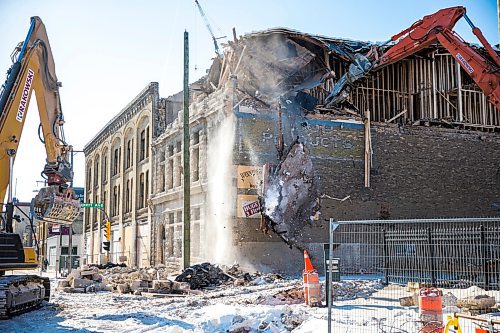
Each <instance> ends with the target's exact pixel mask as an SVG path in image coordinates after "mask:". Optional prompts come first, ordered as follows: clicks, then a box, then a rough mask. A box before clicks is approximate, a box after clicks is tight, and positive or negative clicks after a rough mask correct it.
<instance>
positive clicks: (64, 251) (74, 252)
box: [61, 246, 78, 256]
mask: <svg viewBox="0 0 500 333" xmlns="http://www.w3.org/2000/svg"><path fill="white" fill-rule="evenodd" d="M71 252H72V253H71V254H72V255H77V254H78V247H76V246H73V250H72V251H71ZM61 255H63V256H64V255H69V253H68V247H67V246H62V247H61Z"/></svg>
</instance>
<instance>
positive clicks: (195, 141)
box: [193, 131, 200, 145]
mask: <svg viewBox="0 0 500 333" xmlns="http://www.w3.org/2000/svg"><path fill="white" fill-rule="evenodd" d="M198 143H200V131H196V132H194V133H193V145H196V144H198Z"/></svg>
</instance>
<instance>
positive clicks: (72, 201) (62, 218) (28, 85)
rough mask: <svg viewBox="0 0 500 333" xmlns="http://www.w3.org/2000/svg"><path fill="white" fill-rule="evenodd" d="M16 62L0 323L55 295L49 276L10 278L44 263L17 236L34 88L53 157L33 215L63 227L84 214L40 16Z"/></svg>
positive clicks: (8, 128) (4, 152)
mask: <svg viewBox="0 0 500 333" xmlns="http://www.w3.org/2000/svg"><path fill="white" fill-rule="evenodd" d="M11 59H12V62H13V64H12V66H11V67H10V69H9V70H8V71H7V78H6V80H5V83H4V84H3V85H2V87H1V91H0V198H1V199H2V203H3V202H5V204H1V205H0V208H1V209H0V210H1V215H0V218H1V220H0V222H1V223H0V225H1V226H3V228H0V319H5V318H9V317H10V316H12V315H14V314H17V313H20V312H24V311H29V310H31V309H33V308H36V307H38V306H40V305H41V304H42V301H43V300H48V299H49V297H50V283H49V279H48V278H46V277H40V276H37V275H6V274H5V273H6V271H14V270H27V269H34V268H36V267H38V264H39V263H38V258H37V253H36V251H35V248H32V247H24V246H23V243H22V241H21V238H20V236H19V235H18V234H16V233H13V220H14V219H15V216H14V214H13V213H14V208H15V207H16V205H17V203H16V202H15V201H14V198H13V196H12V184H13V182H12V180H13V168H14V160H15V157H16V153H17V150H18V145H19V141H20V140H21V134H22V131H23V126H24V122H25V119H26V113H27V111H28V106H29V103H30V98H31V93H32V92H33V90H34V91H35V92H36V100H37V106H38V112H39V116H40V126H39V130H38V135H39V137H40V140H41V141H42V143H43V144H44V145H45V150H46V156H47V159H46V165H45V167H44V169H43V171H42V173H41V174H42V176H43V177H44V178H45V179H46V184H47V186H46V187H44V188H42V189H41V190H40V191H39V192H38V194H37V195H36V197H35V198H34V199H33V200H32V202H31V207H32V211H33V213H34V215H35V217H36V219H37V220H39V221H46V222H49V223H57V224H71V223H73V221H74V220H75V219H76V218H77V217H78V215H79V213H80V203H79V200H78V197H77V196H76V195H75V192H74V190H73V188H72V187H70V183H71V181H72V179H73V171H72V167H71V164H70V163H69V157H70V155H71V151H72V147H71V146H70V145H68V144H67V143H66V141H65V137H64V131H63V124H64V117H63V113H62V110H61V103H60V96H59V87H60V86H61V84H60V82H58V81H57V77H56V73H55V66H54V59H53V57H52V51H51V49H50V45H49V41H48V38H47V31H46V29H45V26H44V24H43V22H42V20H41V19H40V18H39V17H32V18H31V24H30V28H29V31H28V35H27V37H26V39H25V41H24V42H21V43H19V44H18V45H17V47H16V48H15V50H14V52H13V53H12V55H11ZM6 196H7V198H6V201H4V200H5V197H6ZM32 227H33V226H32Z"/></svg>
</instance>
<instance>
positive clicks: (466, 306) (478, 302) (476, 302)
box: [457, 295, 498, 315]
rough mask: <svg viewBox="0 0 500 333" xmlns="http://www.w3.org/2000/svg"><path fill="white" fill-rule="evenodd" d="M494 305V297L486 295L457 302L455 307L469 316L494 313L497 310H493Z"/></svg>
mask: <svg viewBox="0 0 500 333" xmlns="http://www.w3.org/2000/svg"><path fill="white" fill-rule="evenodd" d="M495 304H496V301H495V297H491V296H488V295H476V296H470V297H465V298H461V299H459V300H458V301H457V307H458V308H460V309H461V310H462V311H466V312H469V313H470V314H471V315H479V314H484V313H490V312H496V311H498V309H496V308H495Z"/></svg>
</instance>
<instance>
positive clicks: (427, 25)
mask: <svg viewBox="0 0 500 333" xmlns="http://www.w3.org/2000/svg"><path fill="white" fill-rule="evenodd" d="M462 17H464V18H465V20H466V21H467V23H469V25H470V26H471V28H472V32H473V33H474V34H475V35H476V37H477V38H478V39H479V41H480V42H481V44H482V45H483V46H484V48H485V49H486V51H487V53H488V55H489V58H491V59H489V58H487V57H485V56H483V55H482V54H480V53H479V52H477V51H476V50H475V49H474V48H473V47H472V46H471V45H469V44H468V43H466V42H465V41H463V40H462V39H461V38H460V37H459V36H458V35H457V34H456V33H454V32H453V30H452V29H453V27H454V26H455V24H456V23H457V21H458V20H459V19H460V18H462ZM388 42H395V44H394V45H393V46H391V47H390V48H389V49H388V50H387V51H385V52H381V51H380V50H381V47H373V48H372V49H371V50H370V52H369V53H368V54H367V55H361V54H356V59H357V61H355V62H354V63H352V64H351V65H350V66H349V70H348V72H347V73H346V74H345V75H344V76H342V77H341V78H340V79H339V80H338V81H337V83H336V84H335V85H334V87H333V89H332V92H331V93H330V95H329V96H328V97H327V99H326V101H327V102H328V106H333V107H339V106H341V105H342V104H343V103H345V102H346V100H347V99H348V97H349V92H350V91H351V90H352V89H353V88H355V87H356V85H357V83H358V82H359V81H360V80H362V79H363V78H365V77H366V76H367V75H368V74H369V73H371V72H372V71H374V70H377V69H379V68H382V67H384V66H387V65H390V64H393V63H395V62H397V61H399V60H401V59H404V58H406V57H408V56H410V55H412V54H415V53H417V52H419V51H421V50H423V49H425V48H427V47H429V46H430V45H432V44H435V43H436V42H439V43H441V45H442V46H443V47H444V48H446V49H447V50H448V51H449V52H450V53H451V54H452V55H453V57H454V58H455V59H457V61H458V62H459V64H460V66H462V68H463V69H464V70H465V71H466V72H467V73H468V74H469V75H470V77H471V78H472V79H473V80H474V82H475V83H476V84H477V85H478V86H479V87H480V88H481V90H482V91H483V92H484V94H485V95H486V97H487V98H488V100H489V102H490V103H491V104H493V105H495V106H496V107H497V108H499V107H500V105H499V103H500V86H499V81H500V72H499V67H500V60H499V57H498V54H497V53H496V52H495V51H494V50H493V48H492V47H491V45H490V44H489V43H488V42H487V41H486V39H485V38H484V36H483V34H482V32H481V30H480V29H479V28H477V27H475V26H474V25H473V24H472V22H471V20H470V19H469V18H468V17H467V15H466V9H465V7H461V6H458V7H451V8H445V9H441V10H439V11H437V12H436V13H434V14H431V15H427V16H425V17H424V18H422V19H421V20H419V21H417V22H415V23H414V24H412V26H411V27H409V28H407V29H405V30H403V31H401V32H400V33H398V34H396V35H394V36H392V38H391V39H390V41H388ZM388 42H387V43H388ZM385 44H386V43H385ZM385 44H384V45H385ZM382 46H383V45H382Z"/></svg>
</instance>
